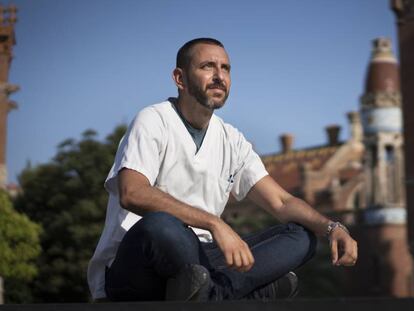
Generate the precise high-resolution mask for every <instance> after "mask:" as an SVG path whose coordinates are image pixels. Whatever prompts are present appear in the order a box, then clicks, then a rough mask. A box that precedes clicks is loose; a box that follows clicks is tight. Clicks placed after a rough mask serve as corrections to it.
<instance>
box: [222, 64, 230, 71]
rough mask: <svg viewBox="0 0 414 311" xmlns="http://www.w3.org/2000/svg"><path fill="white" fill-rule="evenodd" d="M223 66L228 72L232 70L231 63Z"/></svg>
mask: <svg viewBox="0 0 414 311" xmlns="http://www.w3.org/2000/svg"><path fill="white" fill-rule="evenodd" d="M221 68H222V69H223V70H225V71H227V72H230V65H223V66H221Z"/></svg>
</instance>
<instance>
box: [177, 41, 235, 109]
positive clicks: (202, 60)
mask: <svg viewBox="0 0 414 311" xmlns="http://www.w3.org/2000/svg"><path fill="white" fill-rule="evenodd" d="M173 78H174V81H175V83H176V85H177V87H178V92H179V95H180V97H183V98H184V97H188V99H191V100H195V101H197V102H198V103H199V104H201V105H203V106H205V107H207V108H209V109H218V108H221V107H222V106H223V105H224V103H225V101H226V99H227V97H228V95H229V91H230V84H231V79H230V62H229V58H228V56H227V53H226V51H225V50H224V46H223V44H222V43H221V42H220V41H218V40H216V39H212V38H198V39H194V40H191V41H189V42H187V43H186V44H184V45H183V46H182V47H181V48H180V49H179V51H178V53H177V68H175V70H174V72H173Z"/></svg>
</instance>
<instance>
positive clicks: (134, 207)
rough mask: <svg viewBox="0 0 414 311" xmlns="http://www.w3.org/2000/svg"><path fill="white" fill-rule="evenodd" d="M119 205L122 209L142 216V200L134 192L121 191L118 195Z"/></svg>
mask: <svg viewBox="0 0 414 311" xmlns="http://www.w3.org/2000/svg"><path fill="white" fill-rule="evenodd" d="M119 204H120V205H121V207H122V208H123V209H126V210H127V211H130V212H133V213H135V214H138V215H142V214H143V213H142V206H143V203H142V199H141V198H140V196H139V195H138V194H137V193H136V192H135V191H128V190H127V189H125V190H123V191H121V192H120V194H119Z"/></svg>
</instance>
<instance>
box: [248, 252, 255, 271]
mask: <svg viewBox="0 0 414 311" xmlns="http://www.w3.org/2000/svg"><path fill="white" fill-rule="evenodd" d="M247 250H248V252H247V257H248V259H249V263H250V265H249V269H248V270H250V269H251V268H252V267H253V265H254V257H253V254H252V252H251V250H250V249H249V248H248V249H247Z"/></svg>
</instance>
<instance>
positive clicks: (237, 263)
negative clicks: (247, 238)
mask: <svg viewBox="0 0 414 311" xmlns="http://www.w3.org/2000/svg"><path fill="white" fill-rule="evenodd" d="M118 191H119V199H120V204H121V206H122V207H123V208H125V209H126V210H128V211H130V212H133V213H135V214H138V215H141V216H144V215H145V213H147V212H152V211H163V212H167V213H169V214H171V215H174V216H175V217H177V218H178V219H180V220H181V221H183V222H184V223H186V224H188V225H190V226H193V227H197V228H202V229H206V230H209V231H210V232H211V233H212V235H213V237H214V240H215V241H216V243H217V245H218V246H219V247H220V249H221V250H222V251H223V253H224V256H225V258H226V262H227V264H228V265H229V266H230V267H234V268H236V269H237V270H240V271H247V270H249V269H250V268H251V267H252V266H253V263H254V259H253V255H252V254H251V252H250V249H249V247H248V246H247V244H246V243H245V242H244V241H243V240H242V239H241V238H240V237H239V235H238V234H237V233H236V232H234V231H233V230H232V229H231V228H230V226H228V225H227V224H226V223H225V222H224V221H223V220H221V219H220V218H219V217H217V216H215V215H212V214H210V213H207V212H205V211H203V210H200V209H198V208H195V207H193V206H190V205H188V204H185V203H183V202H181V201H179V200H177V199H175V198H174V197H172V196H171V195H169V194H167V193H164V192H162V191H161V190H159V189H157V188H155V187H153V186H151V185H150V183H149V181H148V179H147V178H146V177H145V176H144V175H143V174H141V173H139V172H137V171H134V170H130V169H126V168H124V169H122V170H121V171H119V173H118Z"/></svg>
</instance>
